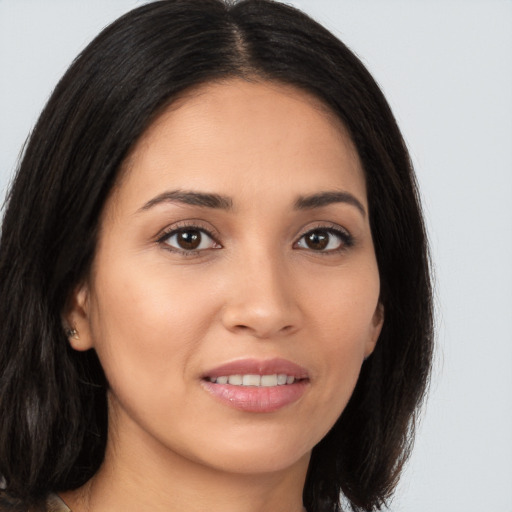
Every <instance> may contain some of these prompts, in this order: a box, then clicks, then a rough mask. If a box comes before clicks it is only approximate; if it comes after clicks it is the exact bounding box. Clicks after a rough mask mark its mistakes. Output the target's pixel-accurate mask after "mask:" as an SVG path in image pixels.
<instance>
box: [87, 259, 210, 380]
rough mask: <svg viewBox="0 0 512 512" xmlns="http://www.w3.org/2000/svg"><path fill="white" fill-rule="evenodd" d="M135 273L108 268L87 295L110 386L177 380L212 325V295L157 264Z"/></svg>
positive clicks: (96, 346) (142, 268)
mask: <svg viewBox="0 0 512 512" xmlns="http://www.w3.org/2000/svg"><path fill="white" fill-rule="evenodd" d="M136 268H137V271H136V272H135V271H134V266H133V265H132V266H130V268H123V266H122V265H121V264H120V265H117V266H116V267H115V268H112V266H111V267H109V272H108V273H104V274H103V275H101V274H100V275H97V276H96V279H95V283H96V286H95V287H94V289H93V293H92V296H91V303H90V307H91V315H90V318H91V331H92V337H93V340H94V346H95V349H96V351H97V353H98V356H99V358H100V361H101V363H102V366H103V368H104V370H105V373H106V375H107V378H108V379H109V382H110V384H111V386H112V387H115V382H116V381H118V380H121V379H124V378H126V379H127V380H129V379H132V381H133V379H137V385H138V386H139V387H142V386H143V385H146V386H147V387H151V386H154V385H155V382H160V383H165V382H166V381H167V380H169V379H170V374H173V376H174V377H175V378H176V377H180V376H181V375H182V373H183V371H184V368H186V367H187V364H186V363H187V361H188V360H189V359H190V358H191V357H192V356H193V354H194V352H195V351H196V348H197V347H196V344H197V343H198V340H200V339H201V338H202V336H203V333H204V332H205V330H206V329H207V326H208V323H209V320H208V319H210V321H211V316H210V315H209V311H210V310H212V308H213V305H212V302H213V298H212V297H211V296H208V294H204V293H203V294H201V293H198V290H197V289H196V287H195V286H193V285H191V283H188V282H185V283H184V282H180V281H179V280H176V279H169V276H167V275H166V274H165V269H162V268H161V267H159V266H158V265H150V264H149V265H140V266H138V267H136ZM127 276H129V278H128V277H127ZM185 281H186V280H185ZM198 311H201V312H202V314H201V316H199V315H198ZM170 366H172V371H170Z"/></svg>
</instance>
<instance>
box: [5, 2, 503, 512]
mask: <svg viewBox="0 0 512 512" xmlns="http://www.w3.org/2000/svg"><path fill="white" fill-rule="evenodd" d="M141 3H142V2H140V1H136V0H107V1H106V0H101V1H99V0H81V1H80V0H44V1H43V0H0V196H3V194H4V191H5V189H6V187H7V184H8V181H9V179H10V176H11V175H12V172H13V169H14V167H15V163H16V160H17V155H18V153H19V151H20V149H21V147H22V145H23V142H24V140H25V138H26V135H27V134H28V132H29V131H30V129H31V126H32V125H33V123H34V122H35V120H36V118H37V116H38V113H39V112H40V110H41V108H42V106H43V104H44V102H45V100H46V99H47V97H48V95H49V94H50V92H51V90H52V88H53V87H54V85H55V84H56V82H57V80H58V79H59V77H60V76H61V75H62V73H63V72H64V71H65V69H66V67H67V66H68V65H69V63H70V62H71V60H72V59H73V58H74V57H75V55H76V54H77V53H78V51H79V50H80V49H81V48H83V46H84V45H85V44H86V43H87V42H88V41H90V40H91V39H92V38H93V37H94V36H95V35H96V34H97V33H98V32H99V30H100V29H101V28H102V27H104V26H105V25H106V24H107V23H109V22H110V21H112V20H113V19H114V18H116V17H117V16H118V15H120V14H122V13H124V12H125V11H127V10H129V9H131V8H132V7H134V6H136V5H139V4H141ZM289 3H291V4H294V5H297V6H298V7H300V8H302V9H303V10H305V11H306V12H308V13H309V14H311V15H312V16H314V17H315V18H317V19H318V20H319V21H320V22H322V23H323V24H325V25H326V26H327V27H328V28H330V29H331V30H332V31H334V32H335V33H336V34H337V35H338V36H339V37H341V39H342V40H343V41H344V42H345V43H347V44H348V45H349V46H350V47H351V48H352V49H353V50H354V51H355V52H356V53H357V54H358V55H359V56H360V57H361V58H362V59H363V61H364V62H365V64H366V65H367V66H368V68H369V69H370V71H371V72H372V73H373V75H374V76H375V78H376V79H377V81H378V82H379V83H380V85H381V86H382V88H383V89H384V92H385V94H386V95H387V97H388V100H389V101H390V103H391V106H392V108H393V109H394V112H395V114H396V116H397V118H398V121H399V124H400V126H401V128H402V130H403V133H404V136H405V138H406V140H407V143H408V145H409V148H410V150H411V154H412V157H413V160H414V163H415V165H416V169H417V173H418V178H419V182H420V185H421V188H422V193H423V200H424V206H425V211H426V216H427V221H428V227H429V232H430V238H431V243H432V250H433V257H434V261H435V267H436V275H437V308H438V320H437V322H438V349H437V354H436V368H435V374H434V378H433V382H432V385H431V391H430V399H429V402H428V406H427V408H426V409H425V412H424V415H423V421H422V424H421V426H420V428H419V432H418V439H417V443H416V448H415V451H414V454H413V456H412V459H411V461H410V464H409V465H408V467H407V471H406V473H405V475H404V478H403V480H402V482H401V484H400V486H399V489H398V492H397V495H396V499H395V500H394V502H393V503H392V504H391V506H390V510H391V511H393V512H434V511H435V512H481V511H486V512H487V511H489V512H512V334H511V312H512V265H511V263H512V199H511V198H512V59H511V53H512V2H511V1H510V0H501V1H500V0H460V1H456V0H445V1H441V0H437V1H429V0H419V1H413V0H379V1H376V0H375V1H367V0H295V1H292V2H289Z"/></svg>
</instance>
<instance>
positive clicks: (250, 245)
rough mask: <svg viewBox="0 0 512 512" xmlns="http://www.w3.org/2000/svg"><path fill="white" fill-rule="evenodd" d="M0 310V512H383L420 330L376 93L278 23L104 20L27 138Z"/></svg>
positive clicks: (424, 292)
mask: <svg viewBox="0 0 512 512" xmlns="http://www.w3.org/2000/svg"><path fill="white" fill-rule="evenodd" d="M0 315H1V316H0V319H1V320H0V323H1V325H0V329H1V331H0V332H1V335H0V371H1V374H2V380H1V387H0V404H1V405H0V407H1V410H2V419H1V421H0V429H1V430H0V443H1V444H0V446H1V448H0V474H1V475H3V477H4V480H5V492H4V497H3V498H2V499H3V501H4V505H3V506H4V508H5V509H6V510H28V509H31V510H32V509H34V508H35V509H39V510H45V509H48V510H50V509H51V510H69V509H71V510H73V511H74V512H84V511H88V510H91V511H94V512H100V511H103V510H109V511H115V510H123V511H126V510H146V509H150V510H190V511H196V510H205V509H208V510H221V509H222V510H224V511H225V510H228V511H229V510H241V509H243V510H249V511H261V510H275V511H278V510H282V511H300V510H303V507H304V508H305V509H306V510H307V511H308V512H315V511H323V510H330V511H335V510H342V509H343V508H342V504H340V492H341V493H342V495H343V500H344V503H345V505H346V507H347V508H346V509H347V510H349V509H352V510H360V511H363V510H378V509H379V508H382V506H384V505H385V503H386V500H387V498H388V497H389V496H390V495H391V493H392V491H393V489H394V487H395V485H396V483H397V480H398V477H399V474H400V471H401V468H402V465H403V463H404V461H405V459H406V457H407V454H408V451H409V448H410V446H411V442H412V436H413V433H414V418H415V412H416V410H417V407H418V405H419V403H420V401H421V399H422V397H423V394H424V391H425V387H426V383H427V380H428V375H429V369H430V360H431V352H432V318H431V291H430V281H429V269H428V257H427V248H426V240H425V233H424V227H423V222H422V217H421V211H420V207H419V200H418V197H417V192H416V186H415V180H414V175H413V172H412V169H411V165H410V161H409V158H408V155H407V150H406V148H405V145H404V143H403V140H402V138H401V135H400V132H399V130H398V128H397V126H396V123H395V121H394V118H393V116H392V114H391V112H390V110H389V107H388V105H387V103H386V101H385V99H384V98H383V96H382V94H381V92H380V91H379V89H378V87H377V86H376V84H375V82H374V81H373V80H372V78H371V77H370V76H369V74H368V72H367V71H366V70H365V69H364V67H363V66H362V64H361V63H360V62H359V61H358V59H357V58H356V57H355V56H354V55H353V54H352V53H351V52H350V51H349V50H348V49H347V48H346V47H345V46H344V45H343V44H342V43H341V42H340V41H338V40H337V39H336V38H334V36H332V35H331V34H330V33H328V32H327V31H326V30H325V29H323V28H322V27H321V26H319V25H318V24H316V23H315V22H313V21H312V20H310V19H309V18H307V17H306V16H305V15H304V14H302V13H300V12H299V11H297V10H294V9H292V8H290V7H287V6H285V5H282V4H279V3H274V2H268V1H261V0H257V1H256V0H249V1H245V2H240V3H236V4H234V5H227V4H225V3H223V2H221V1H220V0H165V1H162V2H154V3H151V4H148V5H145V6H143V7H140V8H138V9H136V10H134V11H132V12H131V13H128V14H127V15H125V16H124V17H122V18H121V19H119V20H118V21H117V22H115V23H114V24H113V25H111V26H110V27H108V28H106V29H105V30H104V31H103V32H102V33H101V34H100V35H99V36H98V37H97V38H96V39H95V40H94V41H93V42H92V43H91V44H90V45H89V46H88V48H86V50H85V51H84V52H83V53H82V54H81V55H80V56H79V57H78V59H77V60H76V61H75V63H74V64H73V65H72V66H71V68H70V69H69V70H68V72H67V73H66V75H65V76H64V78H63V79H62V80H61V82H60V83H59V85H58V86H57V88H56V90H55V92H54V93H53V95H52V97H51V98H50V100H49V102H48V105H47V106H46V108H45V110H44V111H43V113H42V115H41V117H40V119H39V122H38V124H37V126H36V128H35V129H34V132H33V133H32V135H31V140H30V142H29V144H28V146H27V148H26V151H25V154H24V157H23V160H22V162H21V164H20V168H19V170H18V173H17V176H16V178H15V181H14V183H13V187H12V190H11V192H10V194H9V198H8V206H7V209H6V212H5V216H4V221H3V229H2V239H1V246H0ZM345 505H343V506H345ZM9 507H10V508H9Z"/></svg>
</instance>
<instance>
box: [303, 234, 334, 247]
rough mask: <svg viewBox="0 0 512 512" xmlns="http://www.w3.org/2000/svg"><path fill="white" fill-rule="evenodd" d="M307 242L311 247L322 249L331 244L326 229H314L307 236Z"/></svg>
mask: <svg viewBox="0 0 512 512" xmlns="http://www.w3.org/2000/svg"><path fill="white" fill-rule="evenodd" d="M306 243H307V245H308V247H309V248H310V249H314V250H316V251H320V250H322V249H325V248H326V247H327V245H328V244H329V236H328V235H327V234H326V233H325V231H313V232H311V233H310V234H309V235H308V236H307V238H306Z"/></svg>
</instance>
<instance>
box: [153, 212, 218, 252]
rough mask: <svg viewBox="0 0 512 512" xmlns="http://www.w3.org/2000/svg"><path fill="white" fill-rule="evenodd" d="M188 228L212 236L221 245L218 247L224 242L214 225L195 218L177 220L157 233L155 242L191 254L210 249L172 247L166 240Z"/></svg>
mask: <svg viewBox="0 0 512 512" xmlns="http://www.w3.org/2000/svg"><path fill="white" fill-rule="evenodd" d="M187 229H190V230H197V231H200V232H201V233H203V234H205V235H206V236H208V237H209V238H211V239H212V240H213V242H215V244H217V245H218V246H219V247H218V248H219V249H220V248H222V244H221V243H220V242H219V238H220V237H219V234H218V232H217V230H215V229H214V228H213V226H210V225H208V227H206V226H205V225H204V223H202V221H198V220H195V219H191V220H183V221H179V222H175V223H174V224H171V225H170V226H167V227H165V228H164V229H163V230H161V231H160V232H159V233H158V234H157V235H156V237H155V243H157V244H161V245H165V246H166V247H165V248H166V249H167V250H169V251H171V252H176V253H181V254H185V255H189V254H190V255H193V254H197V253H200V252H203V251H206V250H208V249H191V250H186V249H178V248H176V247H172V246H171V245H169V244H166V240H168V239H169V238H170V237H171V236H173V235H175V234H177V233H179V232H180V231H186V230H187Z"/></svg>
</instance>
